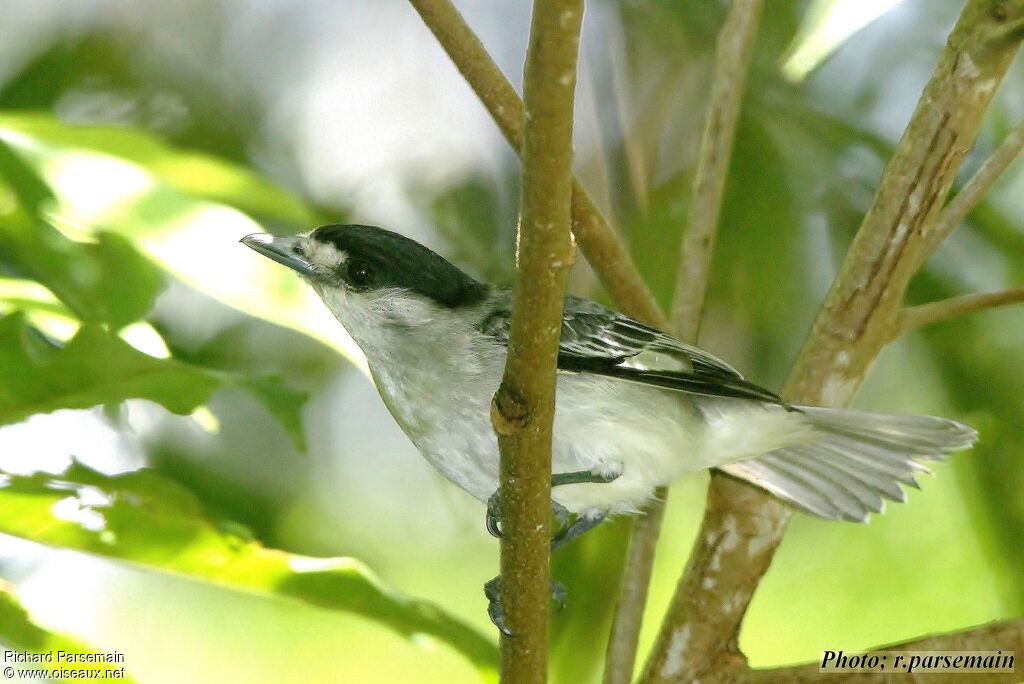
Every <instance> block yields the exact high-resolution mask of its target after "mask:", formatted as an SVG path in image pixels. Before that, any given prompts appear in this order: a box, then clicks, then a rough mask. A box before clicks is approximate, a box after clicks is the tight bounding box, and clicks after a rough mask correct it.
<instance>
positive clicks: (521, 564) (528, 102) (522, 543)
mask: <svg viewBox="0 0 1024 684" xmlns="http://www.w3.org/2000/svg"><path fill="white" fill-rule="evenodd" d="M582 18H583V0H535V2H534V6H533V21H532V24H531V27H530V44H529V48H528V51H527V55H526V67H525V72H524V88H523V92H524V101H525V114H524V131H523V145H522V151H521V156H522V160H523V189H522V199H521V206H520V211H521V221H522V223H521V229H520V234H519V254H518V257H519V258H518V264H517V268H516V282H515V288H514V291H513V305H512V321H511V328H510V334H509V345H508V359H507V361H506V365H505V375H504V377H503V378H502V382H501V387H500V388H499V389H498V392H497V393H496V394H495V395H494V401H493V404H492V411H491V415H492V420H493V422H494V429H495V431H496V432H497V434H498V445H499V447H500V450H501V465H500V473H501V495H500V501H501V504H500V505H501V509H502V531H503V533H504V534H503V537H502V540H501V592H502V604H503V606H504V610H505V621H506V625H507V627H508V629H509V632H510V633H511V634H509V635H503V636H502V639H501V656H502V663H501V677H502V681H504V682H516V683H518V682H538V683H540V682H545V681H546V680H547V659H548V612H549V610H550V596H549V592H550V585H549V581H550V580H549V577H550V568H549V566H550V553H549V545H550V539H551V536H550V531H549V523H550V506H551V427H552V421H553V419H554V411H555V368H556V361H557V356H558V342H559V337H560V335H561V329H562V325H561V324H562V307H563V304H564V300H565V286H566V282H567V280H568V277H569V271H570V270H571V268H572V264H573V262H574V260H575V249H574V245H573V242H572V237H571V234H570V221H571V218H570V216H571V201H572V123H573V95H574V91H575V85H576V59H577V53H578V49H579V34H580V24H581V21H582Z"/></svg>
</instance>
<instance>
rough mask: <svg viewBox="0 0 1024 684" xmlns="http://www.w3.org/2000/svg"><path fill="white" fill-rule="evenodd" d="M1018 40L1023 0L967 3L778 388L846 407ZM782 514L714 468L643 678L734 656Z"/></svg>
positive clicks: (675, 675)
mask: <svg viewBox="0 0 1024 684" xmlns="http://www.w3.org/2000/svg"><path fill="white" fill-rule="evenodd" d="M1022 38H1024V0H1001V1H997V0H967V3H966V6H965V7H964V9H963V12H962V13H961V15H960V18H959V20H958V22H957V24H956V26H955V27H954V29H953V32H952V33H951V35H950V37H949V41H948V43H947V45H946V48H945V49H944V51H943V53H942V56H941V58H940V60H939V63H938V65H937V67H936V69H935V72H934V73H933V74H932V77H931V80H930V81H929V83H928V85H927V87H926V88H925V91H924V93H923V95H922V97H921V99H920V100H919V102H918V105H917V108H916V109H915V111H914V114H913V116H912V118H911V121H910V123H909V124H908V126H907V129H906V131H905V132H904V135H903V138H902V139H901V140H900V143H899V145H898V146H897V148H896V152H895V154H894V155H893V158H892V159H891V160H890V161H889V163H888V165H887V166H886V169H885V172H884V173H883V175H882V180H881V183H880V186H879V189H878V192H877V193H876V195H875V198H874V201H873V203H872V206H871V208H870V209H869V210H868V212H867V214H866V215H865V217H864V220H863V222H862V224H861V227H860V229H859V231H858V233H857V236H856V237H855V238H854V241H853V244H852V245H851V247H850V250H849V252H848V253H847V256H846V258H845V259H844V261H843V264H842V266H841V268H840V272H839V274H838V276H837V278H836V280H835V283H834V284H833V286H832V289H831V291H830V292H829V294H828V297H827V298H826V301H825V304H824V306H823V307H822V309H821V311H820V312H819V314H818V317H817V319H816V320H815V323H814V327H813V329H812V331H811V334H810V336H809V337H808V339H807V342H806V343H805V345H804V348H803V350H802V352H801V354H800V357H799V359H798V360H797V363H796V365H795V367H794V369H793V371H792V373H791V374H790V377H789V380H788V382H787V383H786V386H785V388H784V389H783V393H782V394H783V396H784V397H785V398H786V399H788V400H789V401H791V402H794V403H801V404H816V405H822V406H842V405H845V404H846V403H848V402H849V401H850V399H851V398H852V396H853V394H854V392H855V391H856V390H857V387H858V386H859V385H860V383H861V381H862V380H863V378H864V375H865V373H866V372H867V369H868V366H869V365H870V363H871V362H872V360H874V358H875V357H876V356H877V355H878V352H879V351H880V350H881V349H882V347H883V346H884V345H885V344H886V342H887V341H888V340H889V339H891V330H892V328H893V326H894V325H895V321H896V317H897V315H898V313H899V311H900V308H901V302H902V300H903V295H904V293H905V291H906V287H907V283H908V282H909V280H910V278H911V277H912V276H913V274H914V273H915V272H916V270H917V268H918V264H919V263H920V255H921V253H922V252H923V250H924V249H925V246H926V245H927V243H928V240H929V239H930V236H931V234H932V231H933V229H934V226H935V221H936V218H937V217H938V214H939V211H940V210H941V207H942V203H943V202H944V200H945V198H946V196H947V195H948V193H949V189H950V187H951V186H952V184H953V180H954V178H955V175H956V172H957V169H959V167H960V164H961V163H962V162H963V159H964V157H965V156H966V154H967V151H968V150H969V149H970V147H971V145H972V144H973V142H974V139H975V137H976V136H977V132H978V129H979V127H980V125H981V119H982V116H983V114H984V112H985V109H986V108H987V106H988V103H989V102H990V100H991V98H992V95H993V94H994V92H995V90H996V86H997V85H998V84H999V81H1000V80H1001V79H1002V78H1003V76H1004V74H1005V73H1006V70H1007V69H1008V68H1009V65H1010V62H1011V61H1012V59H1013V57H1014V55H1015V54H1016V52H1017V50H1018V48H1019V45H1020V41H1021V39H1022ZM788 518H789V512H788V510H787V509H786V508H785V507H784V506H782V505H781V504H780V503H779V502H777V501H776V500H774V499H772V497H771V496H770V495H768V494H766V493H764V492H761V491H759V490H757V489H755V488H753V487H751V486H749V485H746V484H743V483H740V482H738V481H735V480H732V479H730V478H728V477H727V476H724V475H721V474H717V473H716V474H713V475H712V482H711V486H710V487H709V490H708V506H707V511H706V513H705V517H704V522H703V524H702V526H701V530H700V532H699V533H698V540H697V545H696V548H695V549H694V552H693V554H692V556H691V557H690V560H689V563H688V565H687V569H686V572H685V573H684V575H683V577H682V579H681V580H680V582H679V585H678V586H677V588H676V594H675V596H674V597H673V599H672V603H671V605H670V608H669V611H668V614H667V616H666V619H665V622H664V624H663V626H662V629H661V632H660V633H659V636H658V640H657V643H656V645H655V648H654V650H653V651H652V653H651V657H650V659H649V660H648V663H647V667H646V670H645V673H644V677H643V680H642V681H644V682H667V681H680V680H682V681H686V680H693V679H697V678H703V677H704V675H708V676H712V675H713V674H714V673H715V672H719V671H723V670H725V669H731V668H734V667H736V665H737V664H740V665H742V664H743V662H744V661H745V658H744V657H743V655H742V654H741V653H740V652H739V647H738V644H737V640H738V635H739V628H740V623H741V621H742V619H743V615H744V614H745V612H746V608H747V606H748V605H749V603H750V600H751V598H752V596H753V593H754V590H755V589H756V587H757V585H758V583H759V582H760V579H761V577H762V576H763V575H764V572H765V571H766V570H767V568H768V566H769V564H770V563H771V559H772V555H773V554H774V552H775V549H776V548H777V547H778V544H779V542H780V541H781V540H782V535H783V533H784V531H785V529H786V523H787V521H788Z"/></svg>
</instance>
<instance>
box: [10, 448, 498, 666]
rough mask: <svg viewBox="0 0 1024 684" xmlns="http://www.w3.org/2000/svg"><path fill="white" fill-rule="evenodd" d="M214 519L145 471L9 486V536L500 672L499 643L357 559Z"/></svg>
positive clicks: (72, 474) (88, 473)
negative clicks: (237, 529)
mask: <svg viewBox="0 0 1024 684" xmlns="http://www.w3.org/2000/svg"><path fill="white" fill-rule="evenodd" d="M224 527H225V526H218V525H215V524H213V523H212V522H211V521H210V520H208V519H207V518H206V517H205V516H204V515H203V512H202V508H201V506H200V504H199V502H198V500H197V499H196V498H195V497H194V496H193V495H192V494H191V492H189V491H188V490H186V489H184V488H183V487H181V486H180V485H178V484H177V483H175V482H173V481H172V480H169V479H167V478H164V477H162V476H161V475H159V474H157V473H156V472H154V471H151V470H147V469H143V470H139V471H135V472H131V473H125V474H121V475H116V476H113V477H108V476H106V475H103V474H101V473H98V472H96V471H94V470H91V469H90V468H88V467H86V466H84V465H82V464H80V463H77V462H75V463H73V464H72V465H71V466H70V467H69V468H68V469H67V470H66V471H65V472H64V473H61V474H59V475H51V474H43V473H37V474H35V475H32V476H13V475H12V476H7V477H5V478H4V479H3V481H2V482H0V533H3V534H10V535H13V536H16V537H21V538H23V539H28V540H31V541H35V542H39V543H41V544H46V545H49V546H54V547H59V548H68V549H77V550H80V551H85V552H88V553H92V554H97V555H100V556H105V557H109V558H116V559H119V560H123V561H129V562H132V563H138V564H141V565H144V566H147V567H149V568H152V569H155V570H160V571H167V572H174V573H181V574H184V575H187V576H190V577H193V578H195V579H199V580H205V581H208V582H211V583H214V584H217V585H220V586H223V587H226V588H230V589H235V590H240V591H246V592H250V593H255V594H259V595H264V596H268V597H277V598H288V599H293V600H298V601H302V602H305V603H308V604H312V605H316V606H320V607H323V608H329V609H332V610H341V611H346V612H350V613H355V614H358V615H361V616H363V617H366V618H369V619H372V620H376V621H378V622H380V623H382V624H384V625H386V626H388V627H390V628H392V629H394V630H396V631H397V632H399V633H400V634H403V635H406V636H409V637H412V636H415V635H428V636H431V637H434V638H436V639H439V640H441V641H443V642H445V643H447V644H448V645H450V646H451V647H453V648H455V649H456V650H457V651H459V652H461V653H462V654H463V655H464V656H466V657H467V658H468V659H470V660H471V661H472V662H473V663H474V664H476V665H477V667H479V668H480V670H481V671H483V672H485V673H493V670H494V667H495V664H496V661H497V652H496V649H495V647H494V644H493V643H492V642H491V641H490V640H489V639H487V638H485V637H484V636H482V635H481V634H479V633H478V632H476V631H475V630H473V629H472V628H470V627H468V626H466V625H465V624H463V623H461V622H459V621H458V620H457V619H455V618H453V617H452V616H450V615H447V614H446V613H444V612H443V611H442V610H440V609H439V608H437V607H435V606H433V605H431V604H428V603H425V602H422V601H417V600H414V599H409V598H406V597H404V596H402V595H400V594H398V593H396V592H394V591H391V590H389V589H387V588H386V587H384V586H383V585H382V584H381V583H380V581H379V580H378V579H377V578H376V577H374V576H373V574H372V573H371V572H370V571H369V570H368V569H367V568H366V567H365V566H363V565H362V564H361V563H360V562H358V561H356V560H354V559H351V558H332V559H317V558H310V557H306V556H296V555H292V554H288V553H285V552H283V551H278V550H274V549H268V548H265V547H263V546H261V545H260V544H258V543H256V542H253V541H249V540H247V539H245V538H243V537H239V536H236V535H233V534H230V533H225V532H224V531H222V529H223V528H224Z"/></svg>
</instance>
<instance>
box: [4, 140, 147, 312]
mask: <svg viewBox="0 0 1024 684" xmlns="http://www.w3.org/2000/svg"><path fill="white" fill-rule="evenodd" d="M0 177H2V179H3V181H6V184H7V186H8V189H9V191H10V194H11V195H12V197H9V198H8V200H9V201H8V202H3V201H0V267H3V268H4V270H7V271H13V272H14V273H16V274H19V275H24V276H26V277H29V278H32V279H33V280H36V281H37V282H39V283H42V284H43V285H45V286H46V287H47V288H49V289H50V291H52V292H53V293H54V294H55V295H56V296H57V297H58V298H59V299H60V300H61V301H62V302H64V303H65V304H66V305H67V306H68V308H70V309H71V310H72V311H73V312H74V313H75V315H76V316H78V317H79V318H81V319H82V320H83V321H87V322H97V323H109V324H110V325H112V326H113V327H115V328H120V327H122V326H124V325H127V324H128V323H131V322H132V321H135V320H138V319H139V318H141V317H142V316H144V315H145V314H146V312H148V311H149V309H150V308H151V307H152V306H153V301H154V299H155V298H156V296H157V294H159V292H160V290H161V289H162V288H163V285H164V278H163V275H162V273H161V272H160V269H159V268H157V266H156V265H155V264H153V262H152V261H150V260H149V259H148V258H147V257H145V256H144V255H143V254H142V253H140V252H139V251H138V250H137V249H136V248H135V247H134V245H132V244H131V243H130V242H129V241H128V240H126V239H125V238H123V237H121V236H119V235H115V234H113V233H107V232H98V233H96V234H95V241H92V242H78V241H75V240H71V239H69V238H68V237H66V236H65V235H63V234H62V233H61V232H60V231H58V230H56V229H55V228H54V227H53V226H51V225H49V223H47V222H46V221H45V220H44V219H43V211H44V206H45V204H47V203H50V202H52V201H53V195H52V193H51V192H50V189H49V187H47V185H46V184H45V183H44V182H43V181H42V179H40V178H39V176H38V175H37V174H36V172H35V170H34V169H32V168H31V167H30V166H29V165H27V164H26V163H25V162H24V161H23V160H22V159H21V158H20V157H19V155H17V154H16V153H15V152H13V151H12V150H11V148H10V147H8V146H7V145H6V144H4V143H3V141H2V140H0ZM2 189H3V188H2V186H0V191H2Z"/></svg>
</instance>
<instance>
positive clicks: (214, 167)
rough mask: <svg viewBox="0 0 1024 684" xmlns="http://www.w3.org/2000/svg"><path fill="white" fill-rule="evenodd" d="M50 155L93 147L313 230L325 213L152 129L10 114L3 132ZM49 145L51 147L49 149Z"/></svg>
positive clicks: (177, 185) (195, 191)
mask: <svg viewBox="0 0 1024 684" xmlns="http://www.w3.org/2000/svg"><path fill="white" fill-rule="evenodd" d="M5 130H6V131H7V134H8V135H10V134H11V133H14V134H16V136H17V137H18V138H19V139H21V140H23V141H25V142H26V143H30V145H29V147H32V148H34V149H35V150H36V151H37V153H39V154H41V155H43V156H46V154H47V152H50V153H52V152H53V151H56V150H75V149H78V150H88V151H92V152H99V153H102V154H106V155H111V156H114V157H117V158H119V159H122V160H125V161H129V162H132V163H134V164H138V165H139V166H141V167H143V168H144V169H146V170H147V171H148V172H149V173H151V174H152V175H153V176H154V177H155V178H156V179H158V180H159V181H161V182H163V183H165V184H167V185H168V186H170V187H172V188H174V189H175V190H177V191H179V192H181V193H184V194H186V195H190V196H192V197H196V198H202V199H206V200H210V201H214V202H220V203H223V204H227V205H229V206H232V207H235V208H237V209H240V210H241V211H244V212H246V213H247V214H250V215H251V216H253V217H255V218H258V219H262V220H268V221H276V222H280V223H285V224H288V225H290V226H292V227H293V228H297V229H301V230H308V229H309V228H310V227H311V226H313V225H314V224H317V223H320V222H325V221H326V217H325V216H324V215H323V214H322V213H321V212H319V211H318V210H316V209H313V208H311V207H310V206H309V204H308V203H306V202H304V201H303V200H302V199H300V198H298V197H297V196H295V195H293V194H292V193H290V192H288V191H286V190H284V189H282V188H281V187H279V186H277V185H275V184H273V183H271V182H270V181H268V180H266V179H264V178H261V177H260V176H258V175H257V174H255V173H253V172H252V171H250V170H249V169H247V168H246V167H244V166H242V165H240V164H236V163H234V162H230V161H227V160H225V159H222V158H219V157H216V156H213V155H209V154H204V153H202V152H193V151H186V150H181V149H177V148H175V147H172V146H170V145H168V144H166V143H164V142H163V141H162V140H160V138H158V137H157V136H156V135H153V134H152V133H149V132H147V131H144V130H141V129H137V128H115V127H112V126H74V125H69V124H66V123H64V122H62V121H60V120H59V119H57V118H56V117H54V116H52V115H50V114H41V113H5V114H2V115H0V135H3V133H4V131H5ZM47 148H48V149H47Z"/></svg>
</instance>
